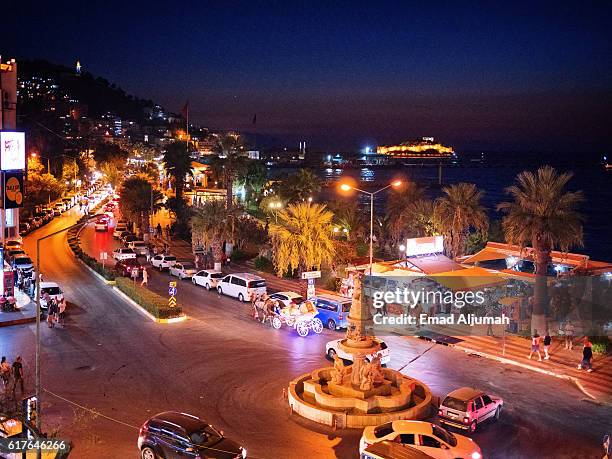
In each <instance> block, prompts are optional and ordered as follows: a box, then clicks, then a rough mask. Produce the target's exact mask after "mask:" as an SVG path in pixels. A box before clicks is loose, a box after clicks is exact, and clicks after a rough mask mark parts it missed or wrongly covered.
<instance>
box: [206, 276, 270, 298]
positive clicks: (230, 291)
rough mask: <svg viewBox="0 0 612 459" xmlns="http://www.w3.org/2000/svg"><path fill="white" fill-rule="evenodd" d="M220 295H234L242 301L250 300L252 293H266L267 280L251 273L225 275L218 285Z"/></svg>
mask: <svg viewBox="0 0 612 459" xmlns="http://www.w3.org/2000/svg"><path fill="white" fill-rule="evenodd" d="M217 291H218V292H219V294H220V295H228V296H233V297H234V298H238V300H240V301H249V300H250V299H251V295H265V294H266V292H267V289H266V280H265V279H264V278H263V277H259V276H257V275H255V274H250V273H234V274H228V275H227V276H225V277H224V278H223V279H221V281H219V284H218V285H217Z"/></svg>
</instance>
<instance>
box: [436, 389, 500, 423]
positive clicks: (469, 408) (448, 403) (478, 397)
mask: <svg viewBox="0 0 612 459" xmlns="http://www.w3.org/2000/svg"><path fill="white" fill-rule="evenodd" d="M503 405H504V401H503V400H502V399H501V398H498V397H493V396H491V395H487V394H485V393H484V392H483V391H481V390H478V389H473V388H471V387H461V388H460V389H457V390H454V391H452V392H451V393H450V394H448V395H447V396H446V398H445V399H444V401H443V402H442V404H441V405H440V409H439V410H438V417H439V419H440V422H441V423H442V424H446V425H449V426H453V427H456V428H458V429H465V430H469V431H470V432H475V431H476V428H477V427H478V425H479V424H480V423H481V422H483V421H486V420H487V419H495V420H498V419H499V416H500V414H501V410H502V406H503Z"/></svg>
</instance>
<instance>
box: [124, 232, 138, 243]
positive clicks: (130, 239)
mask: <svg viewBox="0 0 612 459" xmlns="http://www.w3.org/2000/svg"><path fill="white" fill-rule="evenodd" d="M138 240H139V239H138V236H136V235H135V234H133V233H130V234H126V235H125V236H123V237H122V238H121V242H123V245H125V246H129V244H130V242H134V241H138Z"/></svg>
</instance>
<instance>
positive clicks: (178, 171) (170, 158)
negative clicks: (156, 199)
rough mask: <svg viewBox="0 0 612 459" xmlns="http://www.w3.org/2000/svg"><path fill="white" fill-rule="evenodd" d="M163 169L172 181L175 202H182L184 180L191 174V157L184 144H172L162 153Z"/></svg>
mask: <svg viewBox="0 0 612 459" xmlns="http://www.w3.org/2000/svg"><path fill="white" fill-rule="evenodd" d="M163 162H164V167H165V168H166V172H168V175H170V176H171V177H172V179H173V181H174V190H175V195H176V199H177V202H182V199H183V190H184V189H185V179H186V178H187V175H188V174H189V175H190V174H192V170H191V157H190V156H189V152H188V150H187V144H186V143H184V142H174V143H171V144H170V145H168V148H167V149H166V151H165V152H164V159H163Z"/></svg>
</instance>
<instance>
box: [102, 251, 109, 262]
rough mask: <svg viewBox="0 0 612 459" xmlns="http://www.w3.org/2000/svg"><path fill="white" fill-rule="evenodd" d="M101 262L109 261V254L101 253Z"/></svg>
mask: <svg viewBox="0 0 612 459" xmlns="http://www.w3.org/2000/svg"><path fill="white" fill-rule="evenodd" d="M100 260H108V252H100Z"/></svg>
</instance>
